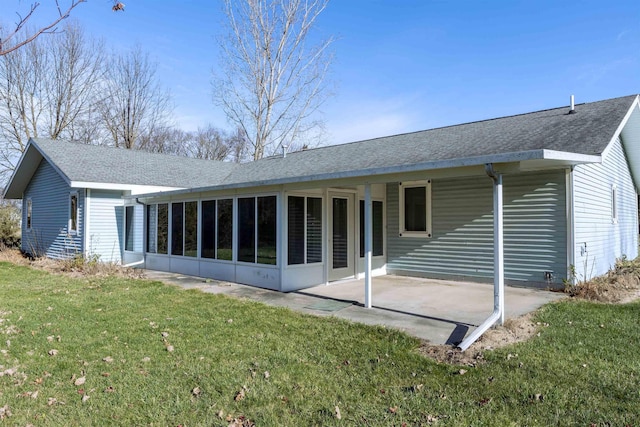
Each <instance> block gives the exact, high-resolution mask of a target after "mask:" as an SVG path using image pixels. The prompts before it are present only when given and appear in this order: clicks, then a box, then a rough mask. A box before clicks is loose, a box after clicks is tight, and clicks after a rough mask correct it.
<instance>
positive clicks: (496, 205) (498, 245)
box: [458, 163, 504, 351]
mask: <svg viewBox="0 0 640 427" xmlns="http://www.w3.org/2000/svg"><path fill="white" fill-rule="evenodd" d="M485 171H486V172H487V175H488V176H489V178H491V179H492V180H493V260H494V261H493V313H491V315H490V316H489V317H488V318H487V319H486V320H485V321H484V322H482V324H481V325H480V326H478V327H477V328H476V329H475V330H474V331H473V332H472V333H471V335H469V336H468V337H467V338H465V339H464V340H463V341H462V342H461V343H460V344H459V345H458V347H459V348H460V350H462V351H465V350H466V349H468V348H469V347H470V346H471V344H473V343H474V342H476V341H477V340H478V338H480V337H481V336H482V334H484V333H485V332H486V331H487V330H488V329H489V328H490V327H492V326H493V325H494V324H495V323H496V322H498V321H500V324H501V325H502V324H503V323H504V239H503V237H504V232H503V231H504V230H503V221H502V175H501V174H498V173H496V172H495V171H494V170H493V164H492V163H487V164H486V165H485Z"/></svg>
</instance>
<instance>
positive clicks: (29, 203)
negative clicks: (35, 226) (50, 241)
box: [27, 198, 33, 230]
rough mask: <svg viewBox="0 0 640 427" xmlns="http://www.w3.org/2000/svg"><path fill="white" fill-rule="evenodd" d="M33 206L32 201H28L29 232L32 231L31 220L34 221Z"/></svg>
mask: <svg viewBox="0 0 640 427" xmlns="http://www.w3.org/2000/svg"><path fill="white" fill-rule="evenodd" d="M32 212H33V206H32V202H31V199H30V198H29V199H27V230H31V219H32Z"/></svg>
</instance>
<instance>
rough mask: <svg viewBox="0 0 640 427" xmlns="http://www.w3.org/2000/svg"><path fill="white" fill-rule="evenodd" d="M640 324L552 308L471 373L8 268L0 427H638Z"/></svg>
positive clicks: (200, 302)
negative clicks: (527, 337)
mask: <svg viewBox="0 0 640 427" xmlns="http://www.w3.org/2000/svg"><path fill="white" fill-rule="evenodd" d="M639 314H640V304H638V303H632V304H626V305H606V304H597V303H589V302H575V301H569V302H564V303H556V304H551V305H548V306H546V307H544V308H543V309H542V310H541V311H540V312H539V313H538V315H537V316H538V318H537V320H538V321H540V322H541V323H543V324H548V326H541V331H540V336H539V337H535V338H534V339H533V340H531V341H529V342H525V343H520V344H517V345H514V346H510V347H506V348H503V349H500V350H496V351H493V352H487V353H486V354H485V359H486V363H484V364H481V365H478V366H476V367H461V366H450V365H444V364H438V363H436V362H434V361H432V360H430V359H426V358H424V357H422V356H420V355H419V354H418V353H417V352H416V351H415V350H416V348H417V347H418V345H419V342H418V341H417V340H416V339H413V338H411V337H409V336H407V335H404V334H402V333H399V332H395V331H391V330H387V329H383V328H376V327H369V326H363V325H356V324H351V323H348V322H345V321H341V320H338V319H332V318H316V317H311V316H305V315H301V314H297V313H293V312H291V311H288V310H286V309H281V308H275V307H267V306H264V305H260V304H258V303H253V302H247V301H241V300H235V299H231V298H227V297H224V296H220V295H209V294H203V293H200V292H198V291H183V290H180V289H177V288H174V287H170V286H165V285H162V284H160V283H157V282H149V281H143V280H134V279H127V278H114V277H110V278H85V279H72V278H69V277H66V276H60V275H51V274H48V273H45V272H42V271H37V270H34V269H30V268H28V267H20V266H16V265H13V264H9V263H0V319H3V320H2V322H1V323H0V418H2V417H4V420H0V425H2V424H3V423H5V424H6V425H26V424H33V425H36V426H38V425H65V426H72V425H152V426H171V425H173V426H178V425H182V426H200V425H206V426H211V425H213V426H227V425H229V424H230V423H233V422H234V421H238V422H241V421H242V420H244V421H245V425H248V424H249V422H248V420H250V421H251V422H253V423H256V425H257V426H274V425H278V426H300V425H336V426H340V425H371V426H379V425H390V426H391V425H393V426H402V425H407V426H414V425H415V426H418V425H430V424H434V425H456V426H457V425H473V426H480V425H490V426H494V425H540V426H542V425H544V426H547V425H579V426H584V425H587V426H588V425H596V426H599V425H602V426H604V425H638V424H640V354H639V352H638V349H637V343H638V342H639V341H640V330H639V328H638V327H637V319H638V315H639ZM163 333H165V335H166V336H165V337H163ZM51 350H57V353H56V354H55V355H50V354H49V353H50V352H51ZM169 350H173V351H169ZM52 353H53V352H52ZM105 360H106V361H105ZM461 369H462V370H461ZM464 371H466V372H464ZM81 378H84V379H85V382H84V384H80V382H82V381H81V380H80V381H79V379H81ZM75 384H78V385H75ZM34 396H35V397H34ZM84 396H88V399H87V398H86V397H84ZM83 397H84V401H83ZM53 399H55V400H53ZM336 407H337V408H338V409H339V412H340V417H337V416H336ZM8 412H10V413H11V415H10V416H8ZM238 425H240V424H238Z"/></svg>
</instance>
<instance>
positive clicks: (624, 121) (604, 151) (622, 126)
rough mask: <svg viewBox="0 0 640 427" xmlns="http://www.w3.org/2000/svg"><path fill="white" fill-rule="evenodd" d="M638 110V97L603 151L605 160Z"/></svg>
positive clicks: (639, 103) (639, 100) (639, 104)
mask: <svg viewBox="0 0 640 427" xmlns="http://www.w3.org/2000/svg"><path fill="white" fill-rule="evenodd" d="M636 108H640V99H639V96H636V99H634V100H633V102H632V103H631V108H629V111H627V114H625V115H624V118H623V119H622V121H621V122H620V124H619V125H618V128H617V129H616V131H615V132H614V134H613V137H611V140H610V141H609V143H608V144H607V146H606V147H605V148H604V150H603V151H602V154H601V155H602V158H603V159H605V158H606V157H607V154H609V151H610V150H611V147H613V143H614V142H615V141H616V139H618V137H619V136H620V134H621V133H622V129H624V127H625V126H626V124H627V122H628V121H629V118H630V117H631V114H633V111H634V110H635V109H636Z"/></svg>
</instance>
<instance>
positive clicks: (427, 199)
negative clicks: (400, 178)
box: [398, 179, 433, 237]
mask: <svg viewBox="0 0 640 427" xmlns="http://www.w3.org/2000/svg"><path fill="white" fill-rule="evenodd" d="M416 187H424V189H425V203H426V207H425V211H426V212H425V214H426V218H425V221H426V222H425V224H426V230H425V231H408V230H407V229H406V226H405V212H404V191H405V189H407V188H416ZM399 193H400V197H399V205H400V206H399V209H398V212H399V215H400V237H432V234H433V233H432V229H431V180H430V179H427V180H423V181H408V182H401V183H400V185H399Z"/></svg>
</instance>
